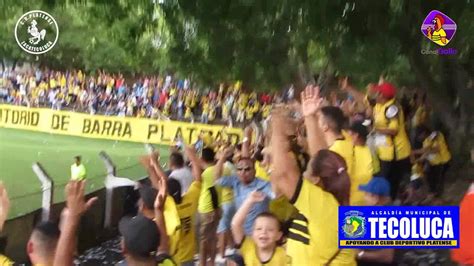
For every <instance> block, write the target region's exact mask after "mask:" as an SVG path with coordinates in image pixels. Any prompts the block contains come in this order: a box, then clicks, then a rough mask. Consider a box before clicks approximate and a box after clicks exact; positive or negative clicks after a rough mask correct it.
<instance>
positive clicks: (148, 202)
mask: <svg viewBox="0 0 474 266" xmlns="http://www.w3.org/2000/svg"><path fill="white" fill-rule="evenodd" d="M139 193H140V198H141V199H142V201H143V204H144V205H145V207H147V208H148V209H150V210H153V209H154V208H155V207H154V206H155V199H156V195H157V194H158V191H156V189H154V188H152V187H151V186H147V185H145V186H143V187H141V188H140V189H139Z"/></svg>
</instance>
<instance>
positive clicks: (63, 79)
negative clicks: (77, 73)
mask: <svg viewBox="0 0 474 266" xmlns="http://www.w3.org/2000/svg"><path fill="white" fill-rule="evenodd" d="M59 84H60V86H61V88H65V87H66V76H64V75H62V76H61V80H60V82H59Z"/></svg>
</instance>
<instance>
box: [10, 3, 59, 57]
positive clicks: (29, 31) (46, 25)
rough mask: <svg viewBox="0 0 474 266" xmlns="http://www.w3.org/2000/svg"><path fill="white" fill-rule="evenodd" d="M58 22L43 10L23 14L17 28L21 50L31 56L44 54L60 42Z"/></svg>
mask: <svg viewBox="0 0 474 266" xmlns="http://www.w3.org/2000/svg"><path fill="white" fill-rule="evenodd" d="M58 36H59V28H58V24H57V23H56V20H55V19H54V18H53V16H51V15H50V14H48V13H46V12H44V11H42V10H32V11H29V12H26V13H25V14H23V16H21V17H20V19H18V21H17V22H16V26H15V39H16V42H17V43H18V45H19V46H20V48H21V49H23V50H24V51H25V52H27V53H30V54H44V53H46V52H47V51H49V50H51V49H52V48H53V47H54V45H55V44H56V42H57V41H58Z"/></svg>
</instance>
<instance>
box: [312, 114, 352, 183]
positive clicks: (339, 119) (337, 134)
mask: <svg viewBox="0 0 474 266" xmlns="http://www.w3.org/2000/svg"><path fill="white" fill-rule="evenodd" d="M318 115H319V120H318V121H319V127H320V128H321V130H322V131H323V134H324V138H325V140H326V143H327V145H328V147H329V150H331V151H333V152H335V153H337V154H339V155H341V156H342V158H344V160H345V161H346V165H347V169H348V170H347V172H348V173H349V176H351V175H352V165H353V162H354V146H353V144H352V141H351V140H350V139H349V136H344V135H343V134H342V133H343V132H342V127H343V126H344V123H345V121H346V118H345V116H344V113H343V112H342V110H341V109H340V108H339V107H335V106H325V107H323V108H321V110H320V111H319V113H318Z"/></svg>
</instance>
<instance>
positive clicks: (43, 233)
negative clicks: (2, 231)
mask: <svg viewBox="0 0 474 266" xmlns="http://www.w3.org/2000/svg"><path fill="white" fill-rule="evenodd" d="M59 235H60V231H59V228H58V225H57V224H55V223H52V222H42V223H40V224H38V225H36V226H35V228H34V229H33V232H32V233H31V236H30V239H29V240H28V243H27V244H26V252H27V253H28V257H29V258H30V261H31V263H32V264H33V265H53V260H54V255H55V254H56V247H57V244H58V241H59ZM0 265H3V264H0Z"/></svg>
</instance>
